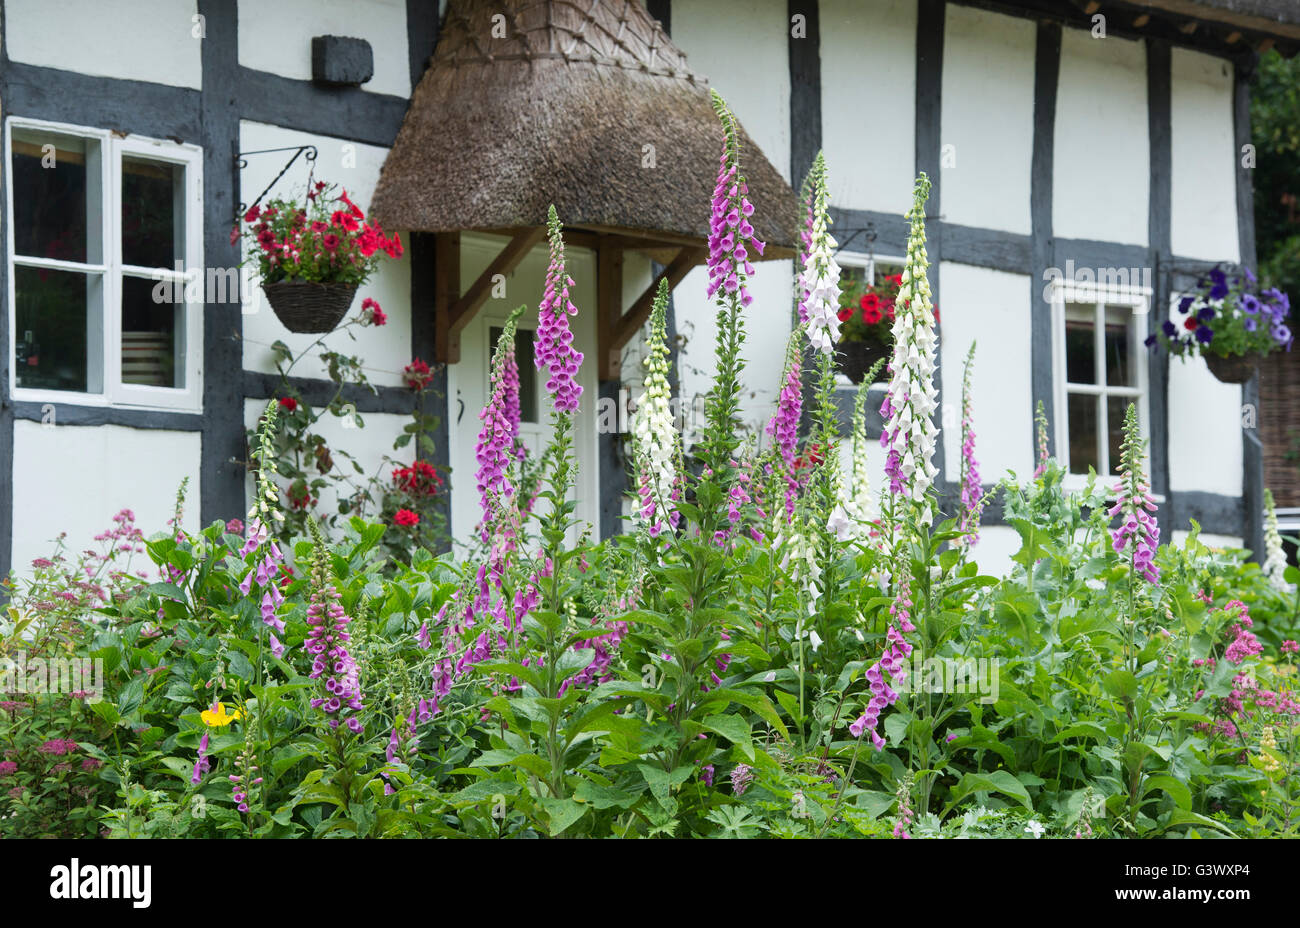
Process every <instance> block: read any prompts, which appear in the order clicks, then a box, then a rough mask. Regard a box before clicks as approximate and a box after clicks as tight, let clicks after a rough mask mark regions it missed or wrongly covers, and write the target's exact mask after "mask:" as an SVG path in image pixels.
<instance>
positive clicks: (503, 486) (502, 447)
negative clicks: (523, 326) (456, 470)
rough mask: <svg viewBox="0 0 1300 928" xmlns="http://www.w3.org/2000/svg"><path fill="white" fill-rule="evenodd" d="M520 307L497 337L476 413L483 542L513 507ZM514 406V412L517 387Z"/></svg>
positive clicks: (475, 453) (475, 476)
mask: <svg viewBox="0 0 1300 928" xmlns="http://www.w3.org/2000/svg"><path fill="white" fill-rule="evenodd" d="M522 309H523V308H522V307H520V308H519V309H517V310H515V311H514V312H513V313H511V315H510V318H509V319H508V320H507V321H506V324H505V327H504V328H503V329H502V331H501V337H500V338H499V339H498V340H497V345H496V350H495V351H494V353H493V357H492V372H491V375H490V380H489V384H490V390H491V393H490V395H489V396H488V401H487V403H486V405H484V407H483V409H482V411H481V412H479V414H478V417H479V420H480V421H481V422H482V423H483V425H482V427H481V428H480V429H479V434H478V444H477V445H476V446H475V448H474V458H475V460H477V461H478V470H477V471H476V472H475V474H474V479H475V482H476V483H477V486H478V493H479V506H480V507H481V509H482V513H483V515H482V519H481V521H480V523H479V532H480V535H481V537H482V539H483V541H484V543H487V542H488V541H489V540H490V539H491V538H492V535H493V532H494V530H495V528H496V527H497V526H498V525H500V524H501V523H503V522H505V521H506V520H505V519H504V518H503V516H504V515H505V513H506V512H507V511H508V510H511V509H513V508H514V507H513V504H512V500H513V498H514V495H515V488H514V485H513V484H512V482H511V480H510V463H511V461H512V460H514V458H515V454H516V450H517V447H516V446H517V441H518V425H517V423H515V424H512V423H511V421H510V413H511V408H510V383H509V377H508V370H509V368H510V366H511V364H512V361H513V357H514V342H515V331H516V327H517V325H518V320H519V316H520V314H521V312H522ZM516 376H517V372H516ZM514 405H515V412H516V414H517V413H518V391H517V389H516V391H515V400H514Z"/></svg>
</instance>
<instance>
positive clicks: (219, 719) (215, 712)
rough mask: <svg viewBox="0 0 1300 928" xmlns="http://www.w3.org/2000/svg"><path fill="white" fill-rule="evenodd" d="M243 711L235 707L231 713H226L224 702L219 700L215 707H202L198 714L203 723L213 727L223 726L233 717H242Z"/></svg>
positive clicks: (232, 719)
mask: <svg viewBox="0 0 1300 928" xmlns="http://www.w3.org/2000/svg"><path fill="white" fill-rule="evenodd" d="M242 717H243V713H241V712H240V711H239V710H238V709H235V710H234V711H233V713H232V714H231V715H226V704H225V703H224V702H219V703H217V705H216V708H215V709H204V710H203V712H202V713H201V714H200V718H202V719H203V724H204V725H211V726H212V727H214V728H225V727H226V726H227V725H229V724H230V723H231V722H233V721H235V719H238V718H242Z"/></svg>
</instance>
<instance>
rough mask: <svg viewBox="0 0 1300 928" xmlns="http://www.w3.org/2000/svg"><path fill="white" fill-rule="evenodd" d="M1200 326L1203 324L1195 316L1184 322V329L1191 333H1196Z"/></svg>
mask: <svg viewBox="0 0 1300 928" xmlns="http://www.w3.org/2000/svg"><path fill="white" fill-rule="evenodd" d="M1200 324H1201V323H1200V322H1199V321H1198V320H1197V318H1196V317H1195V316H1188V317H1187V318H1186V319H1184V320H1183V328H1184V329H1186V330H1187V331H1189V332H1195V331H1196V328H1197V326H1199V325H1200Z"/></svg>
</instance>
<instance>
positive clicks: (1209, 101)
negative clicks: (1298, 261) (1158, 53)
mask: <svg viewBox="0 0 1300 928" xmlns="http://www.w3.org/2000/svg"><path fill="white" fill-rule="evenodd" d="M1171 70H1172V72H1173V89H1172V92H1171V99H1170V114H1169V116H1170V135H1171V139H1172V142H1171V144H1172V148H1173V172H1172V173H1173V202H1172V204H1171V209H1170V237H1171V240H1172V244H1173V249H1174V254H1176V255H1179V256H1182V257H1187V258H1201V259H1203V260H1206V261H1237V260H1238V259H1239V257H1240V251H1239V243H1238V240H1237V175H1236V171H1237V166H1238V164H1239V163H1240V159H1241V152H1240V151H1239V150H1238V148H1237V143H1236V141H1235V140H1234V138H1233V112H1232V103H1233V100H1232V97H1233V74H1232V66H1231V65H1230V64H1229V63H1228V62H1227V61H1225V60H1224V59H1222V58H1215V57H1213V56H1210V55H1203V54H1201V53H1200V52H1194V51H1188V50H1186V49H1181V48H1175V49H1174V50H1173V61H1172V68H1171Z"/></svg>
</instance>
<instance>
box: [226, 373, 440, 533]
mask: <svg viewBox="0 0 1300 928" xmlns="http://www.w3.org/2000/svg"><path fill="white" fill-rule="evenodd" d="M271 402H274V401H273V400H272V401H271ZM266 406H267V401H266V400H250V399H246V400H244V426H245V428H250V429H252V428H256V427H257V420H258V419H259V418H261V415H262V413H263V412H265V411H266ZM361 420H362V423H363V425H362V426H361V427H360V428H344V422H345V420H344V418H342V417H338V416H332V415H330V414H329V413H326V414H325V415H323V416H321V417H320V419H319V420H317V422H316V424H315V425H314V426H312V432H313V433H315V434H317V435H320V436H321V437H322V438H324V439H325V443H326V444H327V445H328V446H329V448H330V449H331V451H332V453H333V458H334V469H333V471H331V473H330V474H328V475H326V479H329V478H330V477H337V476H339V475H340V474H344V475H347V476H348V477H349V478H351V479H353V480H355V481H357V483H358V485H361V484H364V483H365V480H366V477H368V476H370V475H373V474H378V475H380V477H381V478H382V479H383V480H384V481H385V482H389V481H391V477H390V476H389V475H390V474H391V473H392V465H391V464H389V463H386V462H385V461H384V458H385V457H391V458H394V459H396V460H397V461H399V462H401V464H399V465H398V466H401V465H404V464H409V463H410V462H411V460H412V459H413V458H414V457H415V454H414V450H413V445H407V446H406V447H405V448H402V449H401V450H399V451H394V450H393V442H394V441H395V440H396V439H397V436H399V435H401V434H402V429H403V428H405V427H406V426H407V425H408V424H409V423H410V421H411V419H410V417H409V416H399V415H392V414H389V413H374V412H369V413H362V414H361ZM341 451H346V452H347V453H348V454H350V455H352V457H353V458H355V459H356V461H357V463H359V464H360V465H361V466H362V468H363V469H364V470H365V475H361V474H357V473H356V471H355V469H354V468H353V467H352V463H351V461H349V460H347V459H346V458H345V457H344V456H343V454H342V453H340V452H341ZM303 470H305V471H307V474H308V478H309V479H311V478H314V477H316V476H317V473H316V469H315V466H314V465H313V464H308V465H307V466H305V467H304V468H303ZM284 485H285V486H287V484H284ZM344 495H345V496H346V495H348V493H347V490H346V484H345V490H344ZM244 498H245V503H246V504H247V503H249V502H251V501H252V498H253V480H252V477H251V475H250V476H249V477H248V478H247V479H246V480H245V482H244ZM280 505H281V506H283V505H285V501H284V496H283V494H282V495H281V497H280ZM313 511H314V512H318V513H324V514H330V515H333V514H335V513H337V512H338V511H339V510H338V494H337V493H335V492H333V491H332V490H326V491H325V492H323V493H322V494H321V495H320V497H319V502H318V504H317V506H316V507H315V509H314V510H313ZM367 516H368V517H369V518H372V519H373V518H375V517H376V514H375V513H373V512H371V513H367Z"/></svg>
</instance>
